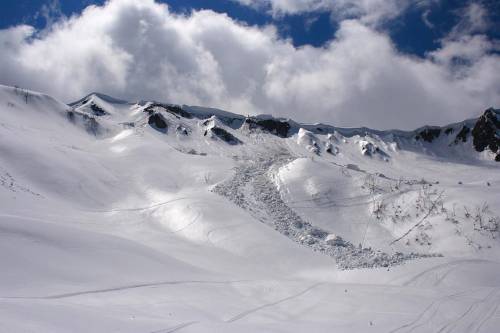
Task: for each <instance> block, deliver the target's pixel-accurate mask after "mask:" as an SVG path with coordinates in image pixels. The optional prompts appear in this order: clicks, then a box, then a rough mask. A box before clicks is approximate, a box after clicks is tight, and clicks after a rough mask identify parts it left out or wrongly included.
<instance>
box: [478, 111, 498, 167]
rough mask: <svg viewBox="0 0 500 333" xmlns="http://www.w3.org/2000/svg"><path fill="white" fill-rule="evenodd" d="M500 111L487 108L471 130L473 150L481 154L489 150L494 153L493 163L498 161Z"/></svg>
mask: <svg viewBox="0 0 500 333" xmlns="http://www.w3.org/2000/svg"><path fill="white" fill-rule="evenodd" d="M499 118H500V111H498V110H494V109H493V108H489V109H488V110H486V111H485V112H484V114H483V115H482V116H481V117H480V118H479V119H478V121H477V122H476V125H475V126H474V128H473V129H472V136H473V141H472V142H473V144H474V148H475V149H476V150H477V151H479V152H482V151H484V150H485V149H486V148H489V149H490V150H491V151H492V152H493V153H496V154H497V156H496V157H495V161H500V119H499Z"/></svg>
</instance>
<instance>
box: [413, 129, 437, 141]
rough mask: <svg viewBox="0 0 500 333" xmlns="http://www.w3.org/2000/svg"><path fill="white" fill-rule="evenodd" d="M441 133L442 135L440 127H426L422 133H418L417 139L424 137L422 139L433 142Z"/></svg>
mask: <svg viewBox="0 0 500 333" xmlns="http://www.w3.org/2000/svg"><path fill="white" fill-rule="evenodd" d="M439 135H441V129H440V128H426V129H424V130H422V131H420V133H418V134H417V136H416V137H415V139H417V140H420V139H422V140H424V141H427V142H432V141H434V139H436V138H438V137H439Z"/></svg>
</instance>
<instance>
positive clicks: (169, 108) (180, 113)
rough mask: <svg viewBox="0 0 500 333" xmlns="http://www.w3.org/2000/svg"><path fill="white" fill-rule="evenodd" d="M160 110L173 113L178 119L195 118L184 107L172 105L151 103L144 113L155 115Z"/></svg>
mask: <svg viewBox="0 0 500 333" xmlns="http://www.w3.org/2000/svg"><path fill="white" fill-rule="evenodd" d="M159 110H161V111H165V112H168V113H171V114H173V115H174V116H176V117H183V118H187V119H191V118H193V116H192V115H191V114H190V113H189V112H187V111H186V110H184V109H183V108H182V107H180V106H178V105H171V104H161V103H151V104H150V105H149V106H148V107H147V108H145V109H144V112H147V113H149V114H153V113H155V112H157V111H159Z"/></svg>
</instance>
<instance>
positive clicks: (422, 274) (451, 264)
mask: <svg viewBox="0 0 500 333" xmlns="http://www.w3.org/2000/svg"><path fill="white" fill-rule="evenodd" d="M480 263H490V264H497V265H500V263H498V262H496V261H492V260H485V259H461V260H455V261H452V262H447V263H444V264H440V265H437V266H434V267H431V268H428V269H426V270H424V271H423V272H420V273H419V274H417V275H415V276H413V277H412V278H410V279H409V280H407V281H406V282H404V283H403V286H410V285H412V284H415V282H417V281H419V280H421V279H425V278H426V277H427V276H428V275H431V273H434V272H436V271H439V270H442V269H443V268H451V269H454V268H455V267H456V266H458V265H461V264H480ZM445 274H447V273H445ZM443 279H444V277H443V276H441V278H440V279H437V282H435V283H434V285H437V284H439V282H441V280H443Z"/></svg>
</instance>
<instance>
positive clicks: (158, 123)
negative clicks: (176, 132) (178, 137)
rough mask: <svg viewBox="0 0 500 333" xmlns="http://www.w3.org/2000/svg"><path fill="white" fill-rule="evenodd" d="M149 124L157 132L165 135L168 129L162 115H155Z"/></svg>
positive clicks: (151, 116)
mask: <svg viewBox="0 0 500 333" xmlns="http://www.w3.org/2000/svg"><path fill="white" fill-rule="evenodd" d="M148 124H149V125H150V126H151V127H153V128H154V129H155V130H157V131H160V132H162V133H165V132H166V131H167V129H168V125H167V121H166V119H165V118H164V117H163V116H162V115H161V114H160V113H154V114H152V115H150V116H149V119H148Z"/></svg>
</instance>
